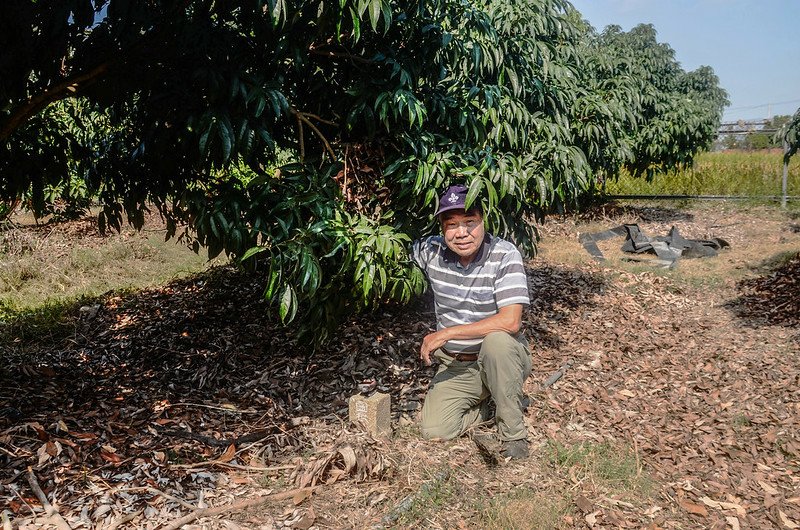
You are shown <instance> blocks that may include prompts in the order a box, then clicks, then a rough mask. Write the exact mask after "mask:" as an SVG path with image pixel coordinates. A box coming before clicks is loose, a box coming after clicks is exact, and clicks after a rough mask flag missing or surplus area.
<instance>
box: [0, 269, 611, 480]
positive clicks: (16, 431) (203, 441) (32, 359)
mask: <svg viewBox="0 0 800 530" xmlns="http://www.w3.org/2000/svg"><path fill="white" fill-rule="evenodd" d="M529 279H530V285H531V297H532V304H531V306H530V308H529V309H528V311H526V314H525V320H526V327H527V332H528V334H529V335H530V336H531V339H532V340H531V342H532V344H533V348H532V349H534V351H535V350H536V349H537V348H545V347H549V346H555V345H557V344H559V343H560V342H561V339H560V338H559V337H558V334H557V333H556V332H555V331H553V329H552V328H553V326H557V325H558V321H559V320H560V319H563V318H565V317H566V316H567V315H568V314H569V313H570V312H573V311H576V310H578V309H579V308H581V306H583V305H591V304H592V302H591V300H592V297H593V296H594V295H595V294H602V292H603V290H604V289H605V283H604V280H603V278H602V277H597V276H593V275H587V274H586V273H583V272H581V271H578V270H571V269H563V268H558V267H552V266H549V265H543V264H536V265H534V266H533V267H531V269H530V270H529ZM261 293H263V282H262V279H261V278H260V277H259V276H254V275H252V274H246V273H243V272H240V271H237V270H234V269H232V268H217V269H213V270H212V271H210V272H208V273H204V274H200V275H196V276H192V277H190V278H186V279H181V280H177V281H173V282H171V283H170V284H168V285H165V286H160V287H155V288H150V289H145V290H141V291H136V292H129V293H121V294H120V293H117V294H115V293H110V294H107V295H104V296H102V297H99V298H97V299H94V300H86V301H84V303H86V304H87V305H84V306H82V307H83V309H82V308H81V307H78V306H73V305H69V306H66V307H65V308H63V309H64V310H65V311H66V312H67V313H69V314H70V316H71V319H70V320H69V323H68V324H65V323H64V322H60V323H59V326H57V327H55V328H53V329H50V330H49V331H48V333H45V334H40V335H37V336H31V337H29V340H26V342H25V344H21V343H18V342H15V341H13V340H12V339H9V337H8V332H9V329H10V330H11V331H10V333H11V334H13V330H14V329H21V328H22V327H24V325H25V322H24V321H21V322H12V323H11V326H10V328H7V330H6V332H7V333H6V337H5V340H4V341H2V342H0V347H2V348H5V349H6V350H8V351H7V355H4V363H3V365H2V366H0V388H2V389H3V391H2V393H0V434H4V433H5V434H6V435H8V436H11V437H14V436H17V435H19V436H21V438H19V439H18V438H14V439H13V443H14V444H15V445H14V446H13V447H12V446H9V447H8V451H6V452H0V469H5V471H0V480H2V479H3V476H5V475H7V474H8V473H12V472H13V470H14V469H21V468H25V467H26V466H27V465H33V464H35V463H36V458H37V457H36V455H37V450H38V449H39V446H40V445H41V444H42V440H50V439H56V438H58V439H60V440H62V442H60V443H62V444H67V445H68V444H73V445H74V447H73V446H72V445H70V448H71V449H70V451H71V458H72V463H73V464H75V465H77V466H78V467H82V468H85V469H102V468H103V466H108V465H114V467H115V470H116V471H115V472H117V473H123V472H135V469H134V467H135V459H136V458H137V455H144V454H147V455H150V456H148V457H147V458H148V459H149V458H152V455H153V454H166V455H167V456H166V457H165V458H166V460H165V461H164V462H163V463H176V462H183V463H186V462H197V461H202V460H210V459H213V458H215V457H216V456H218V455H217V454H218V453H219V452H220V451H222V450H223V449H224V448H225V447H227V446H228V445H230V444H234V445H236V446H237V447H239V446H241V444H242V443H245V442H248V443H249V442H252V441H256V440H257V441H258V444H259V445H257V446H256V447H258V448H259V451H261V452H262V453H261V454H262V455H267V456H268V457H269V459H278V458H282V457H281V455H284V457H287V456H290V455H293V454H297V453H298V452H299V451H302V450H303V448H304V447H308V446H309V445H310V444H311V442H310V441H309V439H308V438H307V437H306V435H305V434H304V432H305V431H303V429H302V428H297V427H298V426H300V425H304V424H306V423H307V422H309V421H324V422H332V423H336V424H339V423H340V422H341V421H342V418H345V417H346V416H347V413H348V401H347V400H348V398H349V396H351V395H352V394H354V393H356V392H357V387H358V384H359V383H361V382H363V381H365V380H370V379H374V380H376V381H377V386H378V390H380V391H383V392H387V393H390V394H391V395H392V400H393V409H392V412H393V416H394V418H395V419H396V420H397V419H400V417H401V416H403V415H408V416H407V419H409V420H410V419H411V416H413V415H414V413H415V411H416V410H418V409H419V408H420V406H421V402H422V400H423V398H424V395H425V392H426V391H427V387H428V382H429V380H430V378H431V377H432V375H433V373H434V371H435V367H424V366H421V364H420V362H419V357H418V348H419V344H420V342H421V340H422V338H423V337H424V335H425V334H426V333H429V332H430V331H432V330H433V329H435V316H434V313H433V304H432V299H431V297H430V295H428V296H426V297H421V298H420V299H419V300H417V301H415V302H414V303H412V304H410V305H407V306H402V307H401V306H389V307H386V308H383V309H381V310H378V311H375V312H372V313H369V314H365V315H361V316H358V317H354V318H351V319H350V320H348V321H347V322H346V323H345V324H344V325H343V326H342V327H341V329H340V330H339V332H338V333H337V335H336V337H335V338H334V339H333V340H331V341H330V342H329V343H328V344H327V345H326V346H324V347H322V348H319V349H317V350H314V349H313V348H312V347H311V345H310V344H305V343H301V342H299V341H298V340H297V338H296V337H295V335H293V333H292V330H291V329H287V328H285V327H283V326H281V325H279V324H276V322H275V319H274V318H271V317H270V316H269V315H268V313H267V310H268V308H267V305H266V303H265V301H264V300H263V298H262V296H261ZM95 304H96V305H98V306H99V307H98V308H97V311H96V313H95V312H94V310H93V308H94V307H95ZM87 308H88V309H89V310H88V311H87ZM15 326H16V327H15ZM11 350H16V352H15V351H11ZM63 440H67V442H64V441H63ZM2 443H4V442H3V438H2V436H0V444H2ZM109 446H111V447H115V448H116V449H117V452H115V453H109V452H108V450H106V449H103V448H104V447H106V448H107V447H109ZM124 448H128V449H124ZM15 454H16V455H18V456H17V457H16V458H15V457H13V456H12V455H15ZM132 466H134V467H132ZM53 472H54V473H55V471H53ZM6 478H8V477H6Z"/></svg>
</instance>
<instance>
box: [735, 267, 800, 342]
mask: <svg viewBox="0 0 800 530" xmlns="http://www.w3.org/2000/svg"><path fill="white" fill-rule="evenodd" d="M739 287H740V290H741V291H742V294H741V296H740V297H739V299H738V300H736V301H734V302H733V303H732V304H731V306H732V307H734V308H735V309H736V310H737V312H738V314H739V315H740V316H742V317H743V318H750V319H759V320H764V321H766V322H768V323H770V324H778V325H787V326H798V325H800V253H798V254H797V255H795V256H794V257H792V258H790V259H789V260H787V262H786V263H785V264H783V265H781V266H779V267H777V268H776V269H775V270H773V271H771V272H770V273H768V274H766V275H764V276H761V277H759V278H752V279H748V280H743V281H742V282H740V285H739Z"/></svg>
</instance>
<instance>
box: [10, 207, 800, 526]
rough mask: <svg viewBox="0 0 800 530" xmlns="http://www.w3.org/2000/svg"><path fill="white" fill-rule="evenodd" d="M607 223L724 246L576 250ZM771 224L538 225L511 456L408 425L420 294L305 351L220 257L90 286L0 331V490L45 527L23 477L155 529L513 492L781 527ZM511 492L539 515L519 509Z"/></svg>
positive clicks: (755, 216) (349, 518) (778, 319)
mask: <svg viewBox="0 0 800 530" xmlns="http://www.w3.org/2000/svg"><path fill="white" fill-rule="evenodd" d="M621 222H638V223H639V224H640V226H641V227H642V228H643V229H644V230H646V231H647V232H648V233H653V234H661V233H666V231H667V230H668V229H669V227H670V226H672V225H676V226H678V228H679V229H680V230H681V233H683V234H684V235H686V236H687V237H695V238H706V237H710V236H720V237H723V238H725V239H727V240H729V241H730V242H731V244H732V249H731V250H730V251H726V252H725V253H723V254H722V255H720V256H719V257H717V258H713V259H709V260H694V261H688V260H684V261H682V262H681V263H680V265H679V269H678V270H677V271H662V270H658V269H654V268H652V267H650V266H649V265H647V264H628V263H624V262H623V261H621V259H622V258H623V256H621V255H619V254H615V245H616V246H617V247H618V246H619V244H621V241H619V242H614V241H611V242H604V243H607V245H606V246H605V247H602V250H603V252H604V254H605V255H606V256H608V257H609V261H608V262H607V263H604V264H598V263H595V262H593V261H592V260H591V259H590V257H589V256H588V255H586V254H585V252H584V251H583V249H582V248H581V247H580V245H579V244H578V242H577V235H578V233H579V232H584V231H599V230H600V229H604V228H609V227H611V226H615V225H617V224H620V223H621ZM792 226H793V225H792V224H791V222H790V219H788V217H786V216H783V215H780V214H776V213H775V212H774V211H773V210H768V209H758V208H755V209H753V208H751V209H748V210H746V211H739V210H736V209H733V208H732V207H719V206H715V207H695V208H693V209H690V210H670V209H664V208H657V207H638V208H631V207H628V208H620V207H618V208H613V209H605V210H600V211H596V212H593V213H592V214H591V215H587V216H585V217H584V218H579V219H575V218H570V219H553V220H551V221H550V222H548V223H547V224H545V225H544V227H543V229H542V231H543V242H542V253H541V255H540V256H539V257H538V258H537V259H535V260H533V261H531V263H530V268H529V279H530V286H531V293H532V296H533V303H532V306H531V307H530V309H529V310H528V311H527V312H526V315H525V320H526V326H527V329H528V333H529V336H530V338H531V339H532V340H531V342H532V344H533V346H532V352H533V355H534V359H535V363H534V366H535V367H534V374H533V375H532V377H531V379H530V380H529V381H528V383H527V390H528V393H529V394H530V395H531V397H532V398H533V399H532V404H531V406H530V407H529V409H528V411H527V421H528V422H529V427H530V432H531V441H532V449H533V451H532V453H533V456H532V458H531V459H529V460H528V461H525V462H522V463H514V462H510V463H507V464H506V463H503V462H500V465H496V463H492V462H489V460H488V459H486V458H485V455H483V456H482V455H481V454H480V452H479V451H478V449H477V447H476V445H475V444H473V443H472V442H471V441H470V439H469V438H467V437H465V438H461V439H459V440H455V441H453V442H448V443H434V442H425V441H422V440H420V439H419V438H418V436H417V433H416V431H415V427H414V424H413V417H414V416H415V414H416V412H417V411H418V409H419V407H420V405H421V402H422V400H423V399H424V392H425V387H426V385H427V381H428V380H429V378H430V376H431V375H432V371H431V369H423V368H421V367H420V366H419V365H418V364H417V362H416V348H417V347H418V343H419V340H420V339H421V337H422V336H423V335H424V334H425V333H426V332H427V331H428V330H429V329H430V327H431V324H432V322H433V315H432V312H431V310H430V305H429V303H428V302H426V301H425V300H423V301H421V302H420V303H419V304H417V305H416V306H414V307H411V308H388V309H387V310H385V311H382V312H380V313H376V314H372V315H366V316H364V317H360V318H358V319H354V320H352V321H351V322H349V323H348V324H347V325H346V326H345V327H344V328H343V329H342V331H341V333H340V335H339V337H338V338H337V339H336V340H334V341H333V342H332V343H331V345H329V346H328V347H326V348H324V349H322V350H320V351H317V352H313V351H312V350H311V349H310V348H309V347H308V346H307V345H304V344H298V343H297V342H296V341H295V340H294V339H293V338H292V335H291V333H290V330H285V329H283V328H280V327H277V326H274V325H272V324H270V319H269V318H268V317H267V315H266V307H265V306H264V304H263V302H262V301H261V300H260V298H259V293H260V292H261V286H260V284H259V280H258V279H254V278H253V277H251V276H247V275H244V274H242V273H238V272H235V271H233V270H230V269H226V268H219V269H216V270H214V271H213V272H211V273H209V274H205V275H202V276H196V277H192V278H189V279H185V280H179V281H175V282H172V283H171V284H169V285H166V286H163V287H159V288H152V289H147V290H143V291H139V292H135V293H130V294H124V295H115V294H109V295H107V296H105V297H102V298H101V299H100V300H99V301H98V303H99V304H100V308H99V310H98V311H97V313H96V314H94V312H91V311H90V312H87V311H84V312H83V313H79V314H76V315H75V320H74V326H73V329H72V332H71V333H69V334H68V335H67V336H65V337H63V338H61V339H60V340H57V341H54V340H52V337H51V338H49V339H48V340H46V341H41V342H38V343H27V344H18V343H13V342H11V343H7V344H4V345H3V348H4V349H5V350H6V351H4V352H3V359H4V361H3V364H2V368H0V389H2V390H0V429H1V430H0V485H2V491H0V507H2V509H5V510H7V511H6V517H7V518H8V519H9V524H13V525H15V526H16V527H19V528H44V527H52V525H53V524H55V523H57V522H58V520H57V519H56V517H57V516H54V515H47V514H45V511H44V508H43V506H42V502H41V499H39V498H38V497H37V495H36V493H35V491H34V489H33V486H34V485H36V484H37V483H38V485H40V486H41V489H42V490H43V492H44V494H45V495H46V496H47V498H48V499H49V501H50V502H51V503H52V504H53V508H52V509H51V512H52V511H56V512H57V513H58V514H59V516H60V517H61V518H62V520H63V521H64V522H65V524H68V525H70V526H71V527H72V528H95V527H98V528H99V527H135V528H167V527H169V525H170V524H172V523H174V522H175V521H177V520H179V518H180V517H183V516H185V515H187V514H191V513H197V510H199V509H202V508H205V507H226V506H228V507H237V506H241V507H242V509H238V510H236V509H231V510H229V511H227V512H225V513H223V514H219V515H215V516H212V517H205V518H203V517H199V518H196V519H195V520H192V521H189V522H188V523H187V524H190V525H192V524H193V525H196V527H197V528H201V527H204V528H273V527H293V528H312V527H318V528H364V527H371V526H374V525H380V524H383V525H386V526H394V527H432V528H453V527H461V528H479V527H487V526H490V523H491V524H494V523H492V521H495V522H496V521H499V519H497V517H495V516H496V515H497V510H498V509H501V508H502V510H506V511H507V510H508V509H509V507H514V506H516V508H515V509H516V510H517V512H518V513H517V515H516V516H514V515H513V514H512V515H510V517H511V519H509V521H511V523H504V524H505V525H506V526H508V524H512V525H515V527H520V528H525V527H528V528H540V527H545V526H551V527H563V528H573V527H574V528H585V527H596V528H620V527H630V528H640V527H647V526H649V527H650V528H698V527H703V528H767V527H777V528H797V526H795V525H798V524H800V477H798V473H800V459H799V455H800V440H799V439H798V436H799V435H800V432H798V420H797V418H798V415H799V414H800V395H799V394H800V390H798V382H800V381H798V379H800V376H799V375H798V374H799V373H800V371H799V370H798V361H799V360H800V359H798V357H799V356H800V331H799V330H798V318H797V315H798V308H797V300H800V287H798V281H800V280H799V278H800V273H798V269H799V268H800V266H798V258H797V257H796V254H797V252H798V251H800V236H798V234H797V233H796V231H794V230H792ZM568 361H571V362H572V365H571V367H570V369H569V370H568V371H567V372H566V373H565V375H564V376H563V377H562V378H561V379H560V380H559V381H558V382H557V383H556V384H555V385H554V386H552V387H550V388H548V389H545V390H542V389H541V386H540V383H541V382H542V381H544V380H545V379H546V378H547V377H548V375H550V374H551V373H553V372H554V371H556V370H557V369H558V368H560V367H562V366H563V365H564V364H565V363H566V362H568ZM369 378H376V379H378V381H379V385H380V386H381V387H382V389H383V390H385V391H388V392H390V393H391V394H392V398H393V414H394V424H395V427H396V434H395V437H394V438H393V439H392V440H374V439H372V438H370V437H369V436H366V435H364V434H362V433H360V432H359V431H358V429H356V428H354V427H353V426H351V425H349V424H348V423H347V421H346V415H347V398H348V397H349V396H350V395H351V394H352V393H354V392H355V389H356V386H357V383H359V382H360V381H362V380H364V379H369ZM554 448H555V449H554ZM559 448H565V449H567V450H574V449H575V448H578V449H580V448H594V449H595V450H597V448H612V449H613V450H617V451H619V452H620V453H624V452H625V451H630V454H631V455H632V458H633V459H634V460H633V461H634V464H635V466H634V467H635V469H634V474H635V476H636V477H638V476H640V475H644V476H646V477H648V479H649V481H650V484H649V485H648V486H647V487H644V488H642V490H643V491H644V493H642V492H641V491H634V490H636V489H637V488H636V487H633V486H632V485H631V484H627V485H621V484H619V483H614V482H613V481H605V482H604V481H603V480H601V479H602V476H601V475H600V474H597V473H595V474H589V473H585V472H582V471H581V466H582V465H583V466H584V468H585V464H586V463H585V462H583V463H581V462H580V461H579V460H577V459H574V458H571V457H570V455H575V454H577V453H575V452H572V453H570V452H569V451H567V453H565V454H567V455H568V456H567V457H558V456H556V457H554V456H552V455H553V453H554V451H555V452H556V453H558V451H559V450H560V449H559ZM31 476H32V477H33V478H34V482H33V484H31V483H30V482H29V480H28V478H29V477H31ZM629 478H630V477H629ZM282 492H289V495H288V496H284V497H278V498H275V497H273V498H270V497H266V496H269V495H273V496H274V495H275V494H281V493H282ZM420 492H422V493H423V494H422V495H420ZM409 495H411V497H410V498H409ZM260 498H263V499H264V500H265V502H264V503H259V504H260V505H259V506H256V507H252V508H249V509H244V505H243V504H242V501H243V500H247V499H256V500H258V499H260ZM271 499H272V500H271ZM404 499H407V500H406V501H405V502H404V501H403V500H404ZM237 503H238V504H237ZM534 504H539V505H549V506H551V507H552V508H553V511H554V513H555V515H554V516H553V517H552V518H551V519H548V520H547V521H545V520H538V519H536V517H537V514H535V513H528V512H526V511H525V510H526V509H527V510H530V507H531V505H534ZM398 507H399V508H398ZM498 507H499V508H498ZM492 510H494V512H493V511H492ZM502 510H501V511H502ZM514 517H517V518H516V519H514ZM514 521H516V523H515V522H514ZM537 521H538V522H537ZM497 524H499V525H500V526H497V527H502V526H503V523H502V521H501V522H500V523H497ZM187 527H190V526H187Z"/></svg>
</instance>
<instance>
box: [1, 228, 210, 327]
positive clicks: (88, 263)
mask: <svg viewBox="0 0 800 530" xmlns="http://www.w3.org/2000/svg"><path fill="white" fill-rule="evenodd" d="M206 266H207V262H206V260H205V259H204V258H203V257H201V256H198V255H196V254H194V253H193V252H192V251H191V250H190V249H188V248H185V247H184V246H182V245H179V244H177V243H176V242H175V241H174V240H171V241H166V242H165V241H164V231H163V228H162V227H160V226H159V225H158V224H156V223H154V224H153V225H151V226H148V227H146V228H145V230H144V231H142V232H136V231H134V230H131V229H128V230H124V231H123V232H122V233H119V234H111V235H108V236H101V235H100V234H99V233H97V230H96V228H95V226H94V224H93V222H92V221H88V220H87V221H78V222H73V223H65V224H62V225H44V226H38V227H37V226H30V225H22V226H19V227H17V228H12V229H9V230H5V231H3V232H0V308H3V311H0V316H2V314H3V312H5V313H6V316H8V314H9V313H13V312H16V311H26V310H32V309H35V308H38V307H43V306H46V305H48V304H51V305H52V304H54V303H63V302H68V301H70V300H76V299H79V298H81V297H91V296H96V295H99V294H101V293H104V292H107V291H109V290H112V289H129V288H134V289H135V288H141V287H145V286H150V285H156V284H161V283H165V282H166V281H168V280H170V279H174V278H176V277H179V276H182V275H186V274H189V273H193V272H197V271H200V270H203V269H205V268H206Z"/></svg>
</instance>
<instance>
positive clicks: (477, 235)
mask: <svg viewBox="0 0 800 530" xmlns="http://www.w3.org/2000/svg"><path fill="white" fill-rule="evenodd" d="M441 223H442V234H443V235H444V242H445V244H447V247H448V248H449V249H450V250H452V251H453V252H455V253H456V254H457V255H458V257H459V258H460V259H459V261H460V262H461V264H462V265H469V264H470V263H471V262H472V260H473V259H475V256H476V255H477V254H478V250H480V248H481V245H482V244H483V237H484V235H485V234H486V231H485V230H484V228H483V216H482V215H481V214H480V212H478V211H477V210H472V211H470V212H465V211H464V210H452V211H449V212H445V213H443V214H442V217H441Z"/></svg>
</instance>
